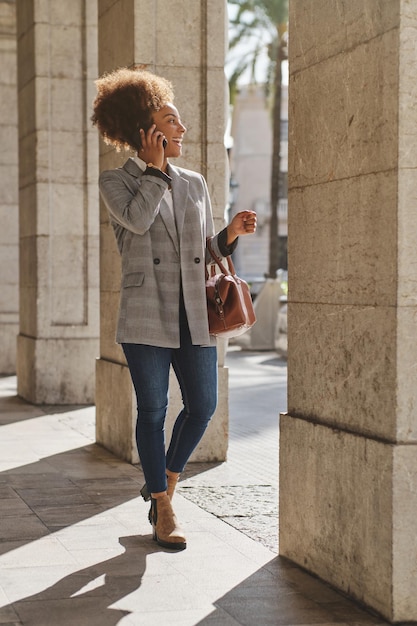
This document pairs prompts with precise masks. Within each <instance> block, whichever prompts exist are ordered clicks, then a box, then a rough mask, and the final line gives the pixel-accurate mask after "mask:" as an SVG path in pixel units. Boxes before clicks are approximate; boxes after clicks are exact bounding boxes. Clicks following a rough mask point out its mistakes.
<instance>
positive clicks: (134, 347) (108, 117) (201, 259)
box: [92, 68, 256, 550]
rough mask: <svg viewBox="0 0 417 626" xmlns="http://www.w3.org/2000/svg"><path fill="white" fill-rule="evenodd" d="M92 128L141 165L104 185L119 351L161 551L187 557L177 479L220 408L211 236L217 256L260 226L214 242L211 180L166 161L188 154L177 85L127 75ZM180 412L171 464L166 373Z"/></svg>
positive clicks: (107, 93) (247, 219)
mask: <svg viewBox="0 0 417 626" xmlns="http://www.w3.org/2000/svg"><path fill="white" fill-rule="evenodd" d="M96 86H97V96H96V99H95V101H94V105H93V106H94V114H93V116H92V121H93V123H94V124H95V125H96V126H97V127H98V129H99V131H100V132H101V134H102V135H103V137H104V140H105V142H106V143H108V144H111V145H113V146H114V147H115V148H116V149H117V150H121V149H128V150H132V149H133V150H134V151H135V152H136V153H137V154H136V156H135V157H134V158H130V159H128V161H127V162H126V163H125V164H124V165H123V167H121V168H118V169H115V170H111V171H105V172H103V173H102V174H101V176H100V181H99V186H100V192H101V195H102V198H103V200H104V202H105V204H106V206H107V208H108V211H109V214H110V220H111V223H112V226H113V228H114V232H115V236H116V240H117V244H118V248H119V251H120V254H121V256H122V284H121V296H120V309H119V318H118V325H117V336H116V340H117V342H118V343H120V344H121V345H122V347H123V351H124V354H125V356H126V361H127V364H128V366H129V370H130V374H131V377H132V381H133V385H134V388H135V392H136V397H137V407H138V415H137V425H136V440H137V446H138V452H139V458H140V461H141V466H142V469H143V472H144V476H145V480H146V486H145V488H144V489H142V495H143V496H144V497H145V499H147V494H148V493H149V494H151V510H150V513H149V519H150V521H151V523H152V526H153V537H154V539H155V540H156V541H157V542H158V544H159V545H161V546H164V547H168V548H172V549H176V550H182V549H184V548H185V547H186V539H185V536H184V533H183V531H182V530H181V528H180V527H179V526H178V522H177V520H176V516H175V515H174V512H173V509H172V504H171V500H172V496H173V493H174V489H175V485H176V483H177V481H178V478H179V476H180V474H181V472H182V471H183V469H184V467H185V465H186V463H187V461H188V459H189V457H190V455H191V454H192V452H193V450H194V449H195V447H196V446H197V444H198V443H199V441H200V439H201V437H202V436H203V433H204V431H205V430H206V428H207V425H208V423H209V420H210V418H211V417H212V415H213V413H214V411H215V409H216V404H217V354H216V343H215V339H214V338H213V337H210V335H209V329H208V322H207V305H206V294H205V267H206V263H208V262H210V257H209V254H208V252H207V250H206V239H207V237H213V239H212V247H213V250H214V252H215V253H216V254H217V255H219V256H227V255H229V254H231V253H232V252H233V250H234V248H235V246H236V244H237V238H238V236H239V235H247V234H249V233H253V232H254V231H255V228H256V215H255V213H253V212H252V211H243V212H241V213H238V214H237V215H235V216H234V217H233V219H232V221H231V223H230V224H229V225H228V226H227V228H225V229H223V230H222V231H221V232H219V233H218V234H217V235H216V234H214V228H213V217H212V212H211V205H210V199H209V195H208V190H207V185H206V182H205V180H204V178H203V177H202V176H201V175H200V174H198V173H196V172H192V171H189V170H186V169H183V168H179V167H174V166H173V165H171V163H170V162H169V161H168V159H170V158H175V157H179V156H181V154H182V141H183V138H184V135H185V133H186V128H185V126H184V124H183V123H182V121H181V119H180V115H179V113H178V111H177V109H176V108H175V106H174V104H173V100H174V94H173V90H172V85H171V84H170V83H169V82H168V81H167V80H165V79H164V78H162V77H159V76H156V75H155V74H152V73H151V72H148V71H146V70H143V69H128V68H122V69H118V70H115V71H114V72H112V73H110V74H107V75H104V76H103V77H101V78H100V79H98V80H97V81H96ZM171 364H172V367H173V369H174V371H175V374H176V376H177V378H178V382H179V385H180V388H181V393H182V400H183V404H184V407H183V409H182V411H181V412H180V414H179V415H178V417H177V420H176V422H175V425H174V429H173V433H172V438H171V441H170V444H169V447H168V451H167V452H166V453H165V435H164V423H165V416H166V411H167V402H168V401H167V398H168V380H169V370H170V366H171Z"/></svg>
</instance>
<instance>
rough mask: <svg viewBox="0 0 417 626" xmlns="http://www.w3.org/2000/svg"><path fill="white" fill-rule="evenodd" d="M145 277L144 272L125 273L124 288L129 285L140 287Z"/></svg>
mask: <svg viewBox="0 0 417 626" xmlns="http://www.w3.org/2000/svg"><path fill="white" fill-rule="evenodd" d="M144 278H145V274H144V272H130V273H129V274H125V276H123V280H122V287H123V289H125V288H127V287H140V286H141V285H142V284H143V281H144Z"/></svg>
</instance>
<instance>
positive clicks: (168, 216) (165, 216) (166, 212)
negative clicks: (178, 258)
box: [159, 196, 180, 255]
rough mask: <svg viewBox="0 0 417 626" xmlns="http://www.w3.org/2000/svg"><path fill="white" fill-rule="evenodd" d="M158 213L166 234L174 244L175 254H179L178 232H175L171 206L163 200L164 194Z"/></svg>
mask: <svg viewBox="0 0 417 626" xmlns="http://www.w3.org/2000/svg"><path fill="white" fill-rule="evenodd" d="M173 200H174V199H173ZM159 215H160V216H161V218H162V220H163V222H164V224H165V227H166V229H167V231H168V234H169V236H170V237H171V239H172V243H173V244H174V247H175V250H176V252H177V254H178V255H179V253H180V246H179V237H178V232H177V226H176V224H175V218H174V213H173V211H172V210H171V207H170V206H169V204H168V202H167V200H165V197H164V196H163V197H162V200H161V204H160V207H159Z"/></svg>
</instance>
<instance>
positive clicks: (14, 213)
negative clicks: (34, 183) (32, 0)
mask: <svg viewBox="0 0 417 626" xmlns="http://www.w3.org/2000/svg"><path fill="white" fill-rule="evenodd" d="M0 33H1V37H0V66H1V76H0V145H1V146H2V149H1V153H0V222H1V224H2V227H1V229H0V266H1V268H2V269H1V272H0V346H1V350H0V374H13V373H14V372H15V371H16V337H17V333H18V331H19V276H18V273H19V262H18V254H19V236H18V225H19V214H18V190H19V186H18V174H17V95H16V72H17V63H16V56H17V53H16V7H15V4H14V3H12V2H3V1H1V2H0Z"/></svg>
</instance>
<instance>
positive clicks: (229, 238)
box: [226, 224, 239, 246]
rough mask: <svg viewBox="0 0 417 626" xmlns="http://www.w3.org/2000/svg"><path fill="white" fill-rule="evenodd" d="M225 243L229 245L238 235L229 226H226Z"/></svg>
mask: <svg viewBox="0 0 417 626" xmlns="http://www.w3.org/2000/svg"><path fill="white" fill-rule="evenodd" d="M226 230H227V245H228V246H230V244H232V243H233V242H234V241H236V239H237V238H238V237H239V235H238V234H237V233H236V232H235V231H234V230H233V228H232V227H231V226H230V224H229V226H228V227H227V229H226Z"/></svg>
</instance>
